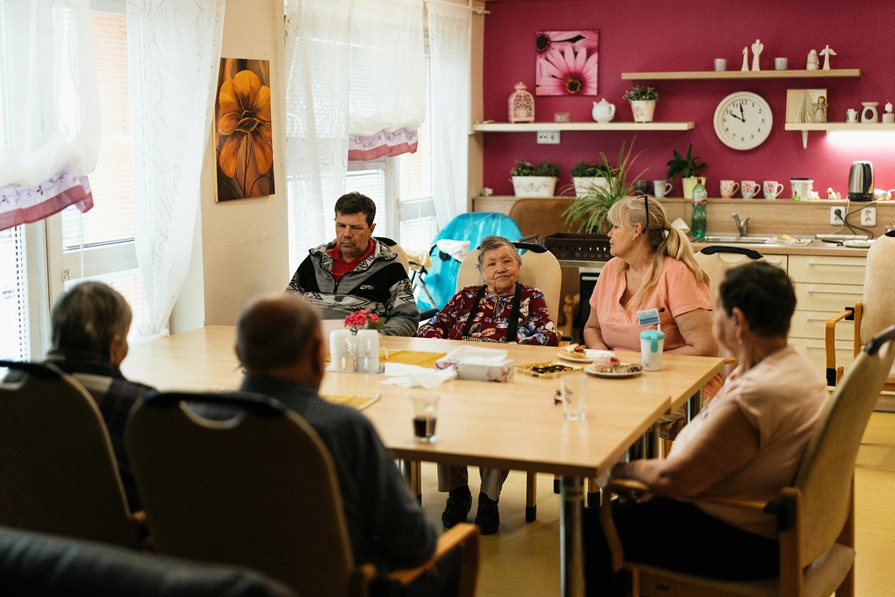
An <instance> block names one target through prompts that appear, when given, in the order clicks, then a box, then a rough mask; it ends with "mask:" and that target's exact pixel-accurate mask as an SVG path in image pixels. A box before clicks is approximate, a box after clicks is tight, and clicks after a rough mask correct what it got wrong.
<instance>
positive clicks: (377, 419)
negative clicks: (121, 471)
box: [122, 326, 723, 596]
mask: <svg viewBox="0 0 895 597" xmlns="http://www.w3.org/2000/svg"><path fill="white" fill-rule="evenodd" d="M234 344H235V329H234V328H233V327H232V326H208V327H205V328H200V329H197V330H193V331H190V332H185V333H180V334H175V335H172V336H168V337H164V338H159V339H155V340H152V341H150V342H146V343H143V344H135V345H133V346H131V349H130V354H129V355H128V357H127V359H126V360H125V361H124V363H123V366H122V370H123V372H124V374H125V375H126V376H127V377H128V378H129V379H132V380H134V381H140V382H143V383H147V384H150V385H153V386H155V387H157V388H159V389H161V390H193V391H215V390H228V389H235V388H236V387H238V386H239V383H240V381H241V379H242V373H241V371H240V368H239V364H238V361H237V359H236V355H235V351H234ZM470 344H471V345H475V346H477V347H482V345H481V344H477V343H469V342H461V341H453V340H436V339H425V338H401V337H389V336H384V337H382V338H381V346H382V353H383V357H384V358H386V359H387V358H388V355H389V354H391V355H397V354H399V353H400V352H402V351H403V352H404V353H405V354H406V353H407V351H410V352H411V353H438V354H444V353H447V352H449V351H451V350H453V349H455V348H457V347H460V346H464V345H470ZM487 348H494V349H499V350H505V351H506V353H507V357H508V358H510V359H512V360H513V361H514V363H515V365H516V366H520V365H526V364H531V363H545V362H553V361H558V356H559V350H560V349H557V348H555V347H540V346H522V345H516V344H502V345H499V346H487ZM618 356H619V358H621V359H622V360H623V361H633V362H639V359H640V355H639V354H634V353H628V354H626V353H619V354H618ZM567 364H568V363H567ZM573 366H574V365H573ZM722 367H723V360H722V359H720V358H711V357H693V356H678V355H673V354H666V355H665V358H664V362H663V366H662V369H661V371H647V372H643V373H642V374H640V375H636V376H632V377H626V378H602V377H595V376H591V375H589V374H586V373H584V372H583V371H575V372H572V373H567V374H566V375H575V376H579V377H580V378H583V382H581V383H582V385H581V386H579V387H580V388H582V389H583V391H584V392H585V394H586V396H587V400H586V406H585V415H586V417H585V419H584V420H581V421H569V420H566V419H565V417H564V416H563V411H562V406H561V405H560V404H557V403H556V402H555V400H554V396H555V393H556V389H557V388H558V379H557V378H538V377H533V376H531V375H526V374H524V373H521V372H520V369H516V374H515V376H514V377H513V379H512V380H511V381H509V382H507V383H497V382H486V381H471V380H462V379H452V380H449V381H446V382H444V383H442V384H441V385H438V386H436V387H435V388H433V389H430V390H417V389H415V388H410V389H407V388H404V387H400V386H398V385H387V384H385V383H383V382H384V381H385V380H386V379H388V377H387V376H386V375H383V374H368V373H346V372H334V371H327V373H326V375H325V377H324V379H323V384H322V387H321V393H322V394H325V395H334V396H340V395H341V396H369V397H371V398H372V397H378V399H377V400H376V401H375V402H374V403H373V404H372V405H370V406H369V407H368V408H366V409H365V410H364V414H365V415H366V416H367V417H369V419H370V420H371V421H372V422H373V425H374V426H375V427H376V430H377V431H378V432H379V434H380V436H381V437H382V440H383V443H384V444H385V445H386V446H387V447H388V448H389V449H390V450H391V451H392V452H393V453H394V455H395V457H396V458H399V459H405V460H411V461H430V462H436V463H442V464H467V465H479V466H487V467H495V468H501V469H514V470H524V471H530V472H541V473H553V474H555V475H559V476H561V477H562V483H561V488H562V489H561V491H562V503H563V505H562V509H561V512H560V517H561V525H560V526H561V530H560V536H561V544H562V550H561V554H560V566H561V594H563V595H576V596H577V595H583V594H584V560H583V547H582V545H583V542H582V535H581V532H582V525H581V518H582V508H583V503H584V484H583V481H584V479H587V478H596V477H599V476H600V475H602V474H603V473H605V472H606V471H607V470H609V468H610V467H611V466H612V464H613V463H615V462H616V461H618V460H619V459H620V458H622V457H623V456H624V454H625V451H626V450H627V448H628V447H629V446H630V445H631V444H632V443H634V442H635V441H637V440H638V438H640V437H641V436H642V435H643V434H644V433H645V432H646V431H647V430H648V429H649V428H650V426H651V425H652V424H653V423H654V422H655V421H656V420H657V419H658V418H659V417H660V416H661V415H662V414H663V413H666V412H668V411H670V410H673V409H675V408H677V407H679V406H680V405H682V404H685V403H687V401H688V400H691V399H692V397H694V396H698V395H699V392H700V391H701V388H702V387H703V386H704V385H705V383H706V382H707V381H709V380H710V379H711V378H712V377H713V376H715V375H716V374H717V373H718V372H719V371H720V370H721V368H722ZM419 391H426V392H436V393H438V394H439V396H440V401H439V402H440V405H439V410H438V419H437V427H436V433H437V441H436V442H435V443H433V444H423V443H419V442H418V441H417V439H416V438H415V436H414V433H413V426H412V422H411V406H410V399H409V397H410V396H411V395H412V394H413V393H415V392H419Z"/></svg>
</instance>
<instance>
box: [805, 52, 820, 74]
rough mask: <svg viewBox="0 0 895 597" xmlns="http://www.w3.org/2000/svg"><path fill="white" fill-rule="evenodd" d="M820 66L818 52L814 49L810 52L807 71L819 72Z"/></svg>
mask: <svg viewBox="0 0 895 597" xmlns="http://www.w3.org/2000/svg"><path fill="white" fill-rule="evenodd" d="M818 65H819V61H818V59H817V50H815V49H814V48H812V49H811V51H810V52H808V64H807V66H805V70H817V67H818Z"/></svg>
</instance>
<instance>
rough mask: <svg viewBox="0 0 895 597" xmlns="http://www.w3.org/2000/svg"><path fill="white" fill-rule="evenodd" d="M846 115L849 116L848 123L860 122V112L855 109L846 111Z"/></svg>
mask: <svg viewBox="0 0 895 597" xmlns="http://www.w3.org/2000/svg"><path fill="white" fill-rule="evenodd" d="M845 113H846V114H847V116H846V121H847V122H858V111H857V110H855V109H854V108H849V109H848V110H846V111H845Z"/></svg>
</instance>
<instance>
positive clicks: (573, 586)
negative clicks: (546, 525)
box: [559, 477, 584, 597]
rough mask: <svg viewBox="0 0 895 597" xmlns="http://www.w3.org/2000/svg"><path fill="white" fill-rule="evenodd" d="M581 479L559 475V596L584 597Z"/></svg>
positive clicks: (582, 489) (582, 491)
mask: <svg viewBox="0 0 895 597" xmlns="http://www.w3.org/2000/svg"><path fill="white" fill-rule="evenodd" d="M583 507H584V481H583V479H581V478H580V477H563V478H562V510H561V511H560V529H559V541H560V550H561V551H560V559H559V565H560V591H561V594H562V596H563V597H583V596H584V536H583V516H584V514H583Z"/></svg>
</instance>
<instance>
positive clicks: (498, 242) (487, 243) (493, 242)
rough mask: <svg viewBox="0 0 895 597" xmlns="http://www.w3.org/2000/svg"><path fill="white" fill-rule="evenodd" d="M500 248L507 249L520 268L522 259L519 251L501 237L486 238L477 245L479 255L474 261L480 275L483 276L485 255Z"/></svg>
mask: <svg viewBox="0 0 895 597" xmlns="http://www.w3.org/2000/svg"><path fill="white" fill-rule="evenodd" d="M501 247H509V248H510V249H511V250H512V253H513V255H514V256H515V257H516V263H518V264H519V265H520V266H521V265H522V257H521V256H520V255H519V251H517V250H516V245H514V244H513V243H512V242H511V241H509V240H507V239H505V238H504V237H502V236H486V237H485V238H483V239H482V242H481V243H479V254H478V257H477V259H476V265H477V266H478V268H479V273H480V274H482V275H484V274H485V253H487V252H488V251H493V250H494V249H499V248H501Z"/></svg>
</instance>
